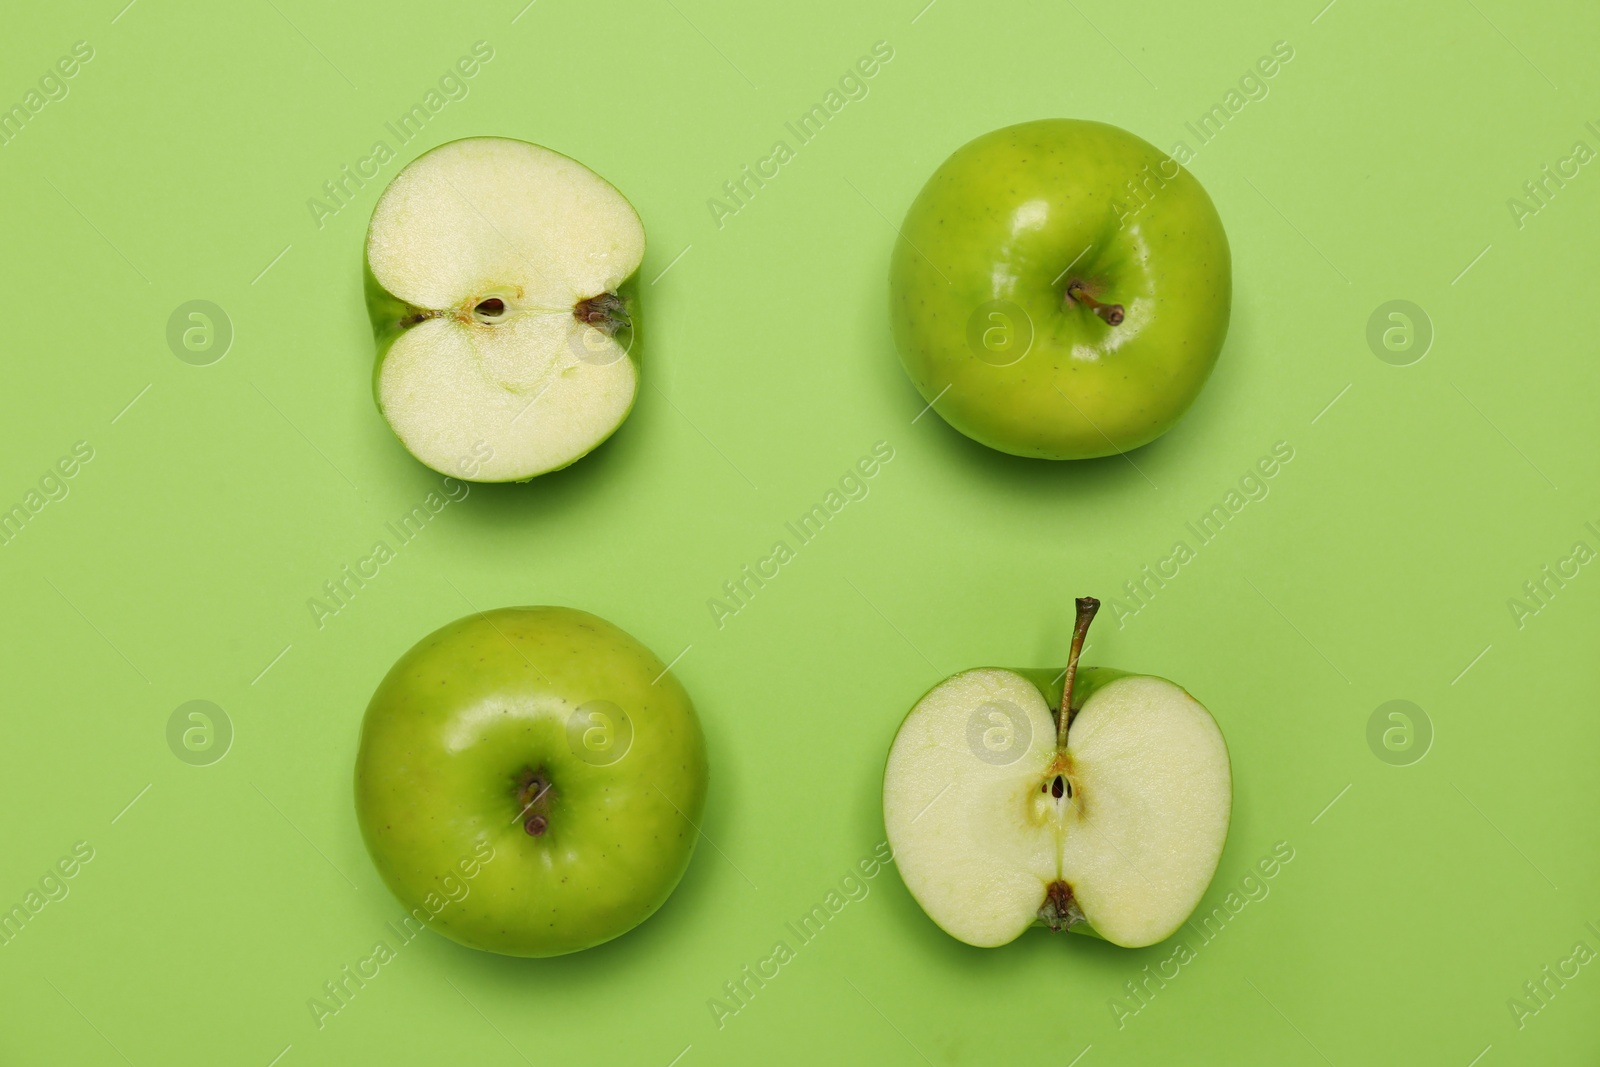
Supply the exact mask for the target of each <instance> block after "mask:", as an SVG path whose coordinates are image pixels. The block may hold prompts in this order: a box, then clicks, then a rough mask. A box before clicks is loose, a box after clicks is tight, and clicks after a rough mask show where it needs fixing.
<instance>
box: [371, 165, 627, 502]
mask: <svg viewBox="0 0 1600 1067" xmlns="http://www.w3.org/2000/svg"><path fill="white" fill-rule="evenodd" d="M644 247H645V240H644V227H643V225H642V224H641V223H640V221H639V216H638V214H637V213H636V212H635V211H634V210H633V207H632V206H631V205H630V204H629V203H628V201H627V200H626V199H625V198H624V197H623V196H622V194H621V193H619V192H617V190H616V189H615V188H613V187H612V186H611V185H610V184H609V183H608V182H607V181H606V180H605V179H604V178H601V177H600V176H599V175H598V174H595V173H594V172H593V171H591V170H589V169H588V168H587V167H585V166H583V165H582V164H581V163H578V162H576V161H574V160H572V159H568V158H567V157H566V156H563V155H561V154H559V153H557V152H552V151H550V150H549V149H547V148H541V147H539V146H538V145H532V144H528V143H526V142H523V141H514V140H508V139H505V138H498V137H479V138H472V139H469V140H465V141H454V142H451V143H449V144H446V145H442V146H441V147H439V148H436V149H434V150H433V151H431V152H429V153H427V154H426V155H423V156H421V157H419V158H418V159H417V160H415V161H414V162H412V163H411V164H410V165H409V166H407V167H406V168H405V169H404V170H402V171H401V172H400V173H399V174H398V175H397V176H396V177H395V179H394V181H393V182H392V183H391V184H390V185H389V187H388V189H386V190H385V191H384V193H383V196H382V197H381V198H380V199H379V201H378V205H377V208H376V209H375V210H374V211H373V215H372V226H371V229H370V230H369V231H368V234H367V267H368V271H369V272H370V275H371V277H370V279H369V282H368V285H369V305H370V307H371V310H372V314H373V320H374V322H373V324H374V329H375V331H376V333H377V335H378V341H379V360H380V364H379V368H378V373H377V382H376V388H377V396H378V405H379V407H380V408H381V409H382V411H383V414H384V416H385V417H386V418H387V419H388V420H389V424H390V425H391V426H392V427H393V428H394V431H395V433H396V435H398V436H399V438H400V440H401V442H402V443H404V444H405V446H406V447H407V448H408V449H409V450H410V451H411V452H412V454H413V455H415V456H416V457H417V458H418V459H420V460H422V462H424V463H426V464H427V465H428V466H430V467H432V468H434V469H435V470H438V471H441V472H443V473H446V474H452V475H457V476H460V475H462V474H463V473H464V472H465V471H467V470H468V469H470V470H471V471H472V473H470V474H469V475H468V476H469V477H472V478H473V479H474V480H478V481H511V480H520V479H525V478H531V477H533V476H534V475H536V474H541V473H544V472H545V471H550V470H555V469H557V468H559V467H564V466H566V465H567V464H569V463H571V462H573V461H574V460H576V459H578V458H580V457H581V456H583V455H584V454H585V453H587V452H589V451H590V450H591V449H593V448H594V447H595V446H596V445H598V444H599V443H600V442H601V441H603V440H605V439H606V438H607V437H608V436H610V435H611V433H612V431H613V430H615V429H616V428H617V426H618V425H620V424H621V422H622V420H623V419H624V418H626V416H627V414H628V411H629V409H630V408H631V407H632V405H633V399H634V394H635V392H636V390H637V388H638V371H637V367H636V365H635V362H634V360H633V359H632V358H630V357H629V355H628V352H627V348H628V343H629V341H630V340H631V330H629V329H628V326H629V323H628V319H627V312H626V306H625V301H624V300H623V299H622V298H621V297H619V296H617V290H618V289H619V287H621V286H622V284H623V282H625V281H626V280H627V279H628V278H629V277H631V276H632V275H633V273H634V272H635V271H636V270H637V269H638V267H639V263H640V261H641V260H642V259H643V258H644ZM374 290H375V291H374Z"/></svg>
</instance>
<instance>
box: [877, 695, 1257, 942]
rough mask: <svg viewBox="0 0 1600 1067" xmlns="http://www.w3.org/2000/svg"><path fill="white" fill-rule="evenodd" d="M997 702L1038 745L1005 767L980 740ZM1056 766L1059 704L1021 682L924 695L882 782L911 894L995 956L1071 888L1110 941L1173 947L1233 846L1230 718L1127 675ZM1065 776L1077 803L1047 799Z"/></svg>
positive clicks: (1097, 703)
mask: <svg viewBox="0 0 1600 1067" xmlns="http://www.w3.org/2000/svg"><path fill="white" fill-rule="evenodd" d="M992 702H993V703H1005V704H1008V705H1009V706H1010V707H1013V708H1015V709H1018V711H1019V712H1020V713H1021V716H1022V717H1023V718H1024V719H1025V721H1026V722H1027V723H1028V730H1027V731H1025V732H1027V733H1030V734H1031V738H1030V739H1029V741H1028V744H1027V748H1026V750H1025V751H1024V752H1023V753H1022V754H1021V755H1020V757H1019V758H1017V759H1016V760H1015V762H1012V763H1010V764H1009V765H1006V766H996V765H994V764H993V763H991V762H986V761H984V760H982V759H980V758H978V757H977V756H976V755H974V753H973V749H972V748H971V746H970V745H969V740H968V736H969V722H970V721H971V719H972V717H973V713H974V711H975V710H976V709H979V708H981V707H983V706H985V705H986V704H990V703H992ZM997 721H998V720H997ZM1057 757H1058V752H1057V749H1056V735H1055V722H1054V719H1053V717H1052V716H1051V714H1050V709H1049V708H1048V707H1046V705H1045V702H1044V698H1043V696H1041V695H1040V693H1039V690H1038V689H1037V687H1035V686H1034V685H1033V684H1032V683H1031V682H1029V681H1028V680H1027V679H1025V678H1023V677H1022V676H1021V675H1018V674H1016V673H1014V672H1012V671H1007V670H1001V669H998V668H982V669H979V670H973V671H967V672H964V673H962V674H958V675H956V676H955V677H953V678H950V679H947V680H946V681H945V682H944V683H942V684H941V685H939V686H938V687H936V688H935V689H934V690H933V691H932V692H930V693H929V694H928V695H927V696H925V697H923V699H922V700H921V701H919V702H918V704H917V706H916V707H914V708H913V709H912V710H911V714H910V715H908V716H907V717H906V720H905V722H904V723H903V724H902V725H901V727H900V732H899V734H898V735H897V736H896V737H895V741H894V745H893V747H892V748H891V749H890V752H889V762H888V766H887V768H886V769H885V772H884V786H883V808H884V823H885V826H886V828H887V831H888V836H889V843H890V845H891V846H892V847H893V848H894V853H895V863H896V865H897V866H898V868H899V870H900V874H901V876H902V877H903V878H904V879H905V882H906V886H907V887H908V888H909V889H910V890H911V894H912V896H914V897H916V899H917V902H918V903H919V904H921V905H922V908H923V910H924V911H926V912H927V913H928V915H929V916H930V917H931V918H932V919H933V920H934V921H935V922H936V923H938V924H939V926H941V927H942V928H943V929H944V930H946V931H947V932H948V933H950V934H951V935H952V936H954V937H956V938H959V939H960V940H962V941H965V942H967V943H968V944H972V945H979V946H985V947H987V946H994V945H1003V944H1006V943H1007V942H1009V941H1012V940H1014V939H1015V938H1016V937H1017V936H1018V935H1020V934H1021V933H1022V931H1023V930H1025V929H1027V928H1028V927H1029V926H1030V925H1032V924H1033V923H1034V922H1035V921H1036V920H1037V919H1038V912H1039V907H1040V905H1041V904H1043V903H1044V899H1045V892H1046V888H1047V887H1048V886H1049V884H1050V883H1051V882H1053V881H1056V880H1058V879H1059V880H1061V881H1065V882H1066V883H1067V884H1068V885H1069V886H1070V887H1071V889H1072V892H1073V896H1074V898H1075V899H1076V901H1077V903H1078V906H1079V907H1080V908H1081V909H1082V911H1083V914H1084V917H1085V918H1086V919H1087V920H1088V922H1089V923H1090V924H1091V925H1092V926H1093V927H1094V928H1095V930H1096V932H1098V933H1099V934H1100V935H1101V936H1102V937H1104V938H1105V939H1106V940H1108V941H1111V942H1113V943H1115V944H1118V945H1124V946H1128V947H1137V946H1140V945H1149V944H1154V943H1155V942H1157V941H1160V940H1162V939H1164V938H1166V937H1168V936H1170V935H1171V934H1172V932H1173V931H1175V930H1176V929H1177V928H1178V926H1179V925H1181V924H1182V923H1183V921H1184V920H1185V919H1186V918H1188V916H1189V914H1190V913H1191V912H1193V910H1194V908H1195V905H1196V904H1198V903H1199V901H1200V898H1201V896H1202V895H1203V894H1204V893H1205V890H1206V887H1207V886H1208V885H1209V884H1210V882H1211V877H1212V875H1213V874H1214V873H1215V872H1216V867H1217V862H1218V860H1219V859H1220V858H1221V855H1222V846H1223V842H1224V840H1225V839H1226V837H1227V831H1228V820H1229V815H1230V811H1231V806H1232V782H1231V775H1230V770H1229V764H1228V751H1227V747H1226V745H1225V744H1224V743H1223V740H1222V733H1221V731H1219V730H1218V729H1217V725H1216V722H1215V721H1214V720H1213V719H1212V718H1211V715H1210V713H1209V712H1207V711H1206V709H1205V708H1204V707H1202V706H1201V705H1200V704H1199V703H1198V702H1196V701H1195V700H1194V698H1193V697H1191V696H1189V694H1188V693H1186V692H1184V690H1183V689H1181V688H1179V687H1178V686H1176V685H1173V684H1172V683H1171V682H1168V681H1165V680H1164V679H1160V678H1151V677H1142V676H1129V677H1124V678H1119V679H1117V680H1116V681H1113V682H1110V683H1107V684H1106V685H1105V686H1104V687H1103V688H1101V689H1099V690H1097V691H1096V692H1095V693H1094V694H1093V695H1092V696H1091V697H1090V698H1089V700H1088V701H1087V702H1086V703H1085V705H1084V706H1083V708H1082V710H1081V711H1079V713H1078V714H1077V716H1076V717H1075V718H1074V719H1073V722H1072V725H1071V728H1070V729H1069V731H1068V736H1067V752H1066V760H1065V762H1064V764H1058V761H1057ZM1058 766H1064V768H1065V773H1066V774H1067V776H1068V778H1069V780H1070V781H1071V782H1072V785H1073V796H1072V797H1071V798H1070V799H1069V798H1067V797H1065V796H1063V797H1062V798H1061V799H1059V800H1058V799H1056V798H1054V797H1053V796H1052V795H1051V792H1050V790H1049V781H1050V777H1053V774H1054V773H1055V771H1054V768H1057V767H1058ZM1041 787H1044V788H1043V790H1041Z"/></svg>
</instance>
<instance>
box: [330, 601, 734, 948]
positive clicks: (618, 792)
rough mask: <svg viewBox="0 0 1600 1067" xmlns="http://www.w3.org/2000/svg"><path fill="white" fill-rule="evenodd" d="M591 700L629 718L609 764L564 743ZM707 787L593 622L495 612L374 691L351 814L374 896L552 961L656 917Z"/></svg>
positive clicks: (456, 932)
mask: <svg viewBox="0 0 1600 1067" xmlns="http://www.w3.org/2000/svg"><path fill="white" fill-rule="evenodd" d="M594 700H608V701H611V702H612V703H613V704H615V705H616V706H617V707H619V708H621V709H622V710H623V711H624V712H626V714H627V716H628V718H629V719H630V720H631V721H632V727H633V739H632V743H631V745H630V746H629V748H628V749H627V752H626V755H624V756H623V757H622V758H620V759H618V760H617V761H616V762H614V763H610V764H608V765H596V764H595V763H594V762H592V761H591V760H588V759H584V758H580V756H579V755H578V753H577V751H575V749H574V747H573V744H572V743H571V742H570V741H569V730H568V724H569V720H570V718H571V716H572V714H573V712H574V711H576V710H577V709H578V708H579V707H580V706H582V705H584V704H587V703H589V702H590V701H594ZM530 767H531V768H536V769H542V770H544V771H546V772H547V773H548V778H549V783H550V789H549V792H548V796H547V797H546V801H547V803H546V804H545V805H544V806H543V807H542V808H541V810H544V811H545V812H546V813H547V816H548V829H547V831H546V832H545V833H543V834H542V836H538V837H535V836H531V835H530V834H529V833H528V832H527V831H526V830H525V829H524V825H523V820H522V818H521V817H520V814H521V812H520V810H519V809H520V808H521V807H522V805H521V804H520V802H519V800H518V797H517V795H516V790H517V778H518V775H519V774H521V773H523V772H524V771H525V770H526V769H528V768H530ZM706 784H707V766H706V753H705V740H704V737H703V735H702V733H701V730H700V723H699V720H698V718H697V717H696V715H695V711H694V707H693V705H692V704H691V703H690V700H689V697H688V694H686V693H685V692H684V690H683V687H682V686H680V685H679V684H678V682H677V680H676V679H675V678H674V677H673V676H672V675H671V674H670V673H667V671H666V667H665V665H664V664H662V662H661V661H660V660H659V659H657V658H656V656H654V655H653V654H652V653H651V652H650V650H649V649H647V648H645V647H644V646H643V645H641V644H640V643H639V642H638V641H636V640H634V639H633V638H632V637H630V636H629V635H628V634H626V633H624V632H623V631H622V630H620V629H618V628H617V627H615V626H613V625H611V624H610V623H608V622H606V621H605V620H604V619H600V618H597V617H596V616H594V615H590V614H587V613H586V612H582V611H576V610H573V609H571V608H561V607H530V608H503V609H500V610H497V611H491V612H486V613H484V614H479V615H472V616H468V617H467V618H464V619H461V620H459V621H457V622H453V623H451V624H450V625H448V626H445V627H444V628H442V629H440V630H437V631H435V632H434V633H432V634H430V635H428V636H427V637H425V638H423V639H422V641H420V642H419V643H418V644H417V645H416V647H414V648H412V649H411V650H410V651H409V652H407V653H406V654H405V655H404V656H402V657H401V658H400V660H399V662H397V663H396V664H395V665H394V667H393V668H392V669H391V670H390V671H389V673H388V675H387V676H386V677H385V678H384V679H383V682H382V683H381V684H380V685H379V686H378V689H377V692H376V693H375V694H374V695H373V697H372V702H371V704H370V705H369V706H368V708H367V713H366V718H365V720H364V722H363V724H362V728H361V745H360V752H359V755H358V757H357V761H356V775H355V792H356V812H357V816H358V818H359V821H360V824H361V833H362V836H363V837H364V838H365V840H366V844H367V848H368V850H369V851H370V852H371V854H372V859H373V862H374V863H375V864H376V865H377V868H378V872H379V873H380V874H381V875H382V877H383V880H384V882H385V883H386V884H387V885H388V886H389V888H390V889H391V890H392V891H393V892H394V894H395V896H397V897H398V898H399V899H400V902H401V903H402V904H403V905H405V907H406V909H407V910H408V911H410V912H411V913H412V914H413V915H421V916H426V917H428V921H427V922H426V925H427V926H430V927H432V928H433V929H435V930H437V931H438V932H440V933H442V934H444V935H446V936H447V937H450V938H453V939H454V940H456V941H459V942H461V943H462V944H464V945H469V946H471V947H473V948H479V949H486V950H488V951H491V952H499V953H504V954H507V955H512V956H553V955H558V954H561V953H567V952H575V951H578V950H580V949H585V948H589V947H591V946H594V945H598V944H600V943H601V942H604V941H608V940H610V939H611V938H614V937H616V936H618V935H619V934H622V933H625V932H626V931H628V930H630V929H632V928H633V927H635V926H637V925H638V924H639V923H641V922H643V921H644V920H645V919H646V918H648V917H649V916H650V915H651V914H652V913H654V912H655V911H656V909H657V908H659V907H661V905H662V904H663V903H664V902H665V901H666V899H667V897H668V896H669V895H670V894H671V892H672V890H673V888H674V887H675V886H676V885H677V884H678V881H679V879H681V878H682V877H683V873H684V871H685V870H686V869H687V868H688V865H689V859H690V856H691V855H692V854H693V852H694V846H695V842H696V839H697V837H698V830H697V827H698V825H699V823H700V820H701V818H702V815H703V813H704V810H705V801H706ZM486 857H487V858H486ZM463 861H465V862H463ZM469 872H470V873H469ZM463 887H465V888H464V890H463ZM441 903H442V905H443V906H442V907H440V908H438V909H437V910H436V908H435V906H436V905H439V904H441Z"/></svg>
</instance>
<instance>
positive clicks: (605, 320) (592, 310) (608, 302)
mask: <svg viewBox="0 0 1600 1067" xmlns="http://www.w3.org/2000/svg"><path fill="white" fill-rule="evenodd" d="M572 317H573V318H575V319H577V320H578V321H579V322H581V323H584V324H585V325H587V326H593V327H594V328H595V329H597V330H599V331H601V332H602V333H604V334H605V335H606V336H607V337H614V336H615V335H616V333H617V331H618V330H620V329H622V328H624V327H626V326H632V325H633V322H632V320H631V319H630V318H629V317H628V305H627V301H625V300H623V299H622V297H620V296H618V295H617V294H616V293H612V292H606V293H601V294H600V295H599V296H591V297H587V298H585V299H583V300H580V301H578V302H577V303H576V304H575V305H573V308H572Z"/></svg>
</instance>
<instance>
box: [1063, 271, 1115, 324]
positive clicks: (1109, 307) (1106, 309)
mask: <svg viewBox="0 0 1600 1067" xmlns="http://www.w3.org/2000/svg"><path fill="white" fill-rule="evenodd" d="M1067 299H1069V300H1075V301H1077V302H1078V303H1080V304H1082V305H1083V306H1084V307H1086V308H1088V309H1089V310H1090V311H1092V312H1094V313H1095V314H1096V315H1099V316H1100V318H1101V319H1103V320H1104V321H1105V324H1106V325H1107V326H1115V325H1117V324H1118V323H1120V322H1121V321H1122V305H1121V304H1102V303H1101V302H1100V301H1098V300H1096V299H1095V298H1094V297H1092V296H1090V295H1089V292H1088V290H1086V289H1085V288H1084V287H1083V283H1082V282H1073V283H1072V284H1071V285H1069V286H1067Z"/></svg>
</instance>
